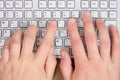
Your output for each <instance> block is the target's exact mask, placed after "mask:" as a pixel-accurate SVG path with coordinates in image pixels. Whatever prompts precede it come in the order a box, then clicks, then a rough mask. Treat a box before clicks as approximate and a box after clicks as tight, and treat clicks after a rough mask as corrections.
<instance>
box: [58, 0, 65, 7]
mask: <svg viewBox="0 0 120 80" xmlns="http://www.w3.org/2000/svg"><path fill="white" fill-rule="evenodd" d="M58 8H65V1H62V0H61V1H58Z"/></svg>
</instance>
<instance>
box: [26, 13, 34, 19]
mask: <svg viewBox="0 0 120 80" xmlns="http://www.w3.org/2000/svg"><path fill="white" fill-rule="evenodd" d="M32 17H33V14H32V11H25V18H32Z"/></svg>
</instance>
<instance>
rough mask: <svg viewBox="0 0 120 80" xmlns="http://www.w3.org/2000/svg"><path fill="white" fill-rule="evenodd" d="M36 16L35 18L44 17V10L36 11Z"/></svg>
mask: <svg viewBox="0 0 120 80" xmlns="http://www.w3.org/2000/svg"><path fill="white" fill-rule="evenodd" d="M34 16H35V18H41V17H42V12H41V11H35V13H34Z"/></svg>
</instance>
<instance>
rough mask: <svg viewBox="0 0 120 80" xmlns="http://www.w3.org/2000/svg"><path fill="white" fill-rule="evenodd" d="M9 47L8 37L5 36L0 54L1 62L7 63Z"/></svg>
mask: <svg viewBox="0 0 120 80" xmlns="http://www.w3.org/2000/svg"><path fill="white" fill-rule="evenodd" d="M9 48H10V38H7V39H6V40H5V43H4V46H3V49H2V55H1V60H2V62H3V63H7V62H8V61H9Z"/></svg>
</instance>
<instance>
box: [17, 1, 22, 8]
mask: <svg viewBox="0 0 120 80" xmlns="http://www.w3.org/2000/svg"><path fill="white" fill-rule="evenodd" d="M15 8H23V1H22V0H16V1H15Z"/></svg>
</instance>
